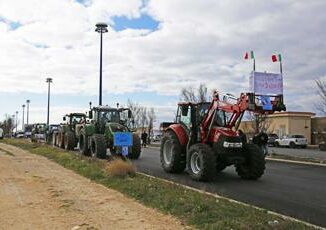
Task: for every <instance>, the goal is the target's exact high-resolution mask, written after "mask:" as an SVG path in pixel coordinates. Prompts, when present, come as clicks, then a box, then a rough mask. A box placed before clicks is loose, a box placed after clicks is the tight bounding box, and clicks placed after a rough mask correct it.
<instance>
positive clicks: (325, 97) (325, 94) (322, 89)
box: [315, 80, 326, 114]
mask: <svg viewBox="0 0 326 230" xmlns="http://www.w3.org/2000/svg"><path fill="white" fill-rule="evenodd" d="M316 84H317V90H318V95H319V96H320V101H319V102H318V103H317V104H316V105H315V106H316V109H317V110H318V111H320V112H322V113H323V114H326V83H325V82H324V81H322V80H316Z"/></svg>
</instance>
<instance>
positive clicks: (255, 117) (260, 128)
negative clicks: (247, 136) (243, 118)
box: [247, 112, 271, 133]
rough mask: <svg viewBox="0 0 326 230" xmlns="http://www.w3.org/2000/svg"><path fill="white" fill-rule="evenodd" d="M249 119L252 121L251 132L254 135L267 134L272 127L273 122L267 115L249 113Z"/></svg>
mask: <svg viewBox="0 0 326 230" xmlns="http://www.w3.org/2000/svg"><path fill="white" fill-rule="evenodd" d="M247 118H248V120H249V121H251V124H252V126H251V130H252V132H253V133H259V132H267V130H269V129H270V127H271V120H270V119H268V115H267V114H255V113H253V112H249V113H248V116H247Z"/></svg>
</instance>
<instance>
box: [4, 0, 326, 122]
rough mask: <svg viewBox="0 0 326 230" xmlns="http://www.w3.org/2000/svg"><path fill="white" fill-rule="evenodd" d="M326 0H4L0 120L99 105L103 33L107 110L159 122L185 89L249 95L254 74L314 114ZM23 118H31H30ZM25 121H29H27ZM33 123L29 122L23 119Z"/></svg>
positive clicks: (325, 48) (323, 66)
mask: <svg viewBox="0 0 326 230" xmlns="http://www.w3.org/2000/svg"><path fill="white" fill-rule="evenodd" d="M325 11H326V1H324V0H313V1H304V0H287V1H286V0H270V1H261V0H234V1H228V0H219V1H216V0H205V1H199V0H197V1H195V0H153V1H151V0H123V1H121V0H29V1H22V0H0V119H3V118H4V116H5V114H14V113H15V111H18V112H19V114H18V117H19V119H20V120H21V118H22V105H23V104H24V103H25V102H26V100H27V99H30V100H31V103H30V115H29V120H30V123H34V122H45V121H46V113H47V112H46V110H47V84H46V82H45V79H46V78H47V77H51V78H53V83H52V84H51V103H50V104H51V107H50V122H51V123H59V122H61V121H62V116H63V115H64V114H65V113H68V112H86V111H87V109H88V103H89V101H92V102H93V104H97V103H98V84H99V83H98V82H99V41H100V40H99V39H100V37H99V34H98V33H96V32H95V24H96V23H97V22H105V23H107V24H108V25H109V27H108V30H109V31H108V33H106V34H104V35H103V104H108V105H110V106H115V104H116V103H117V102H119V103H120V105H125V104H126V103H127V100H128V99H131V100H132V101H134V102H137V103H139V104H140V105H142V106H147V107H153V108H154V109H155V111H156V115H157V119H156V123H159V122H161V121H170V120H172V119H173V117H174V114H175V111H176V104H177V102H178V101H179V99H180V91H181V89H182V88H184V87H186V88H188V87H189V88H190V87H193V88H196V87H198V86H199V84H200V83H204V84H206V85H207V87H208V88H209V92H210V91H211V90H213V89H218V90H219V91H222V92H225V93H232V94H234V95H239V94H240V93H241V92H246V91H248V86H249V74H250V72H251V70H252V62H251V61H250V60H249V61H248V60H247V61H246V60H244V58H243V57H244V54H245V52H246V51H250V50H253V51H254V52H255V57H256V70H257V71H267V72H275V73H278V72H279V65H278V63H273V62H272V61H271V56H272V54H279V53H280V54H282V58H283V76H284V98H285V99H284V100H285V103H286V105H287V109H288V110H289V111H312V112H316V111H315V105H316V103H317V102H318V100H319V97H318V94H317V89H316V84H315V80H316V79H321V80H326V42H325V41H326V30H325V25H326V14H325ZM25 117H26V114H25ZM25 119H26V118H25ZM25 121H26V120H25Z"/></svg>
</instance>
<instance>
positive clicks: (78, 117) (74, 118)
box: [71, 116, 85, 123]
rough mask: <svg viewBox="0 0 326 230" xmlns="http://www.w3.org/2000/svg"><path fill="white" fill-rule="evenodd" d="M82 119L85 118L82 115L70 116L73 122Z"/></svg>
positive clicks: (78, 121)
mask: <svg viewBox="0 0 326 230" xmlns="http://www.w3.org/2000/svg"><path fill="white" fill-rule="evenodd" d="M82 120H85V119H84V117H83V116H72V117H71V121H72V122H73V123H80V122H81V121H82Z"/></svg>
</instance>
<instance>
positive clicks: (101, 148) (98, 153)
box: [91, 134, 106, 159]
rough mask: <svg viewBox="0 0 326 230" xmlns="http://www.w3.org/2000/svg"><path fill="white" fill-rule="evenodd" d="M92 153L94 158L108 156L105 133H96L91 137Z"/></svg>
mask: <svg viewBox="0 0 326 230" xmlns="http://www.w3.org/2000/svg"><path fill="white" fill-rule="evenodd" d="M91 154H92V157H94V158H95V157H96V158H100V159H105V158H106V142H105V137H104V135H102V134H94V135H93V136H92V137H91Z"/></svg>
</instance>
